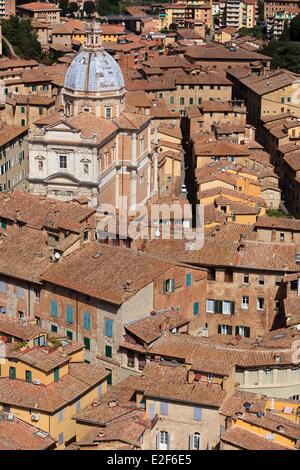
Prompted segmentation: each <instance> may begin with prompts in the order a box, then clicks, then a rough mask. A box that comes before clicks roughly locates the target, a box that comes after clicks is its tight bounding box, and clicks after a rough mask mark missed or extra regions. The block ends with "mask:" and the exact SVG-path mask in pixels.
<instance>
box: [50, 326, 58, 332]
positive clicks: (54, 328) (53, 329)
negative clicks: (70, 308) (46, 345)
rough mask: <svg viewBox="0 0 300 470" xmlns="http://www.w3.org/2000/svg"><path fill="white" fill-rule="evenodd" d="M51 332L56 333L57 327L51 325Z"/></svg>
mask: <svg viewBox="0 0 300 470" xmlns="http://www.w3.org/2000/svg"><path fill="white" fill-rule="evenodd" d="M51 331H52V333H57V326H56V325H51Z"/></svg>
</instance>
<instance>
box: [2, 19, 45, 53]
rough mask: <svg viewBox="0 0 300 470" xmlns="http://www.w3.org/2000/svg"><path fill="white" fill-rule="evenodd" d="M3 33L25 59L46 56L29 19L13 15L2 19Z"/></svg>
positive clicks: (16, 51)
mask: <svg viewBox="0 0 300 470" xmlns="http://www.w3.org/2000/svg"><path fill="white" fill-rule="evenodd" d="M2 34H3V36H4V37H5V38H6V39H7V40H8V41H9V42H10V43H11V45H12V46H13V48H14V51H15V53H16V54H17V55H18V56H20V57H22V58H23V59H35V60H38V61H40V60H42V59H43V58H44V56H43V53H42V49H41V45H40V43H39V41H38V38H37V34H36V33H35V31H34V30H33V29H32V27H31V23H30V21H29V20H22V19H19V18H18V17H17V16H12V17H11V18H10V19H8V20H2Z"/></svg>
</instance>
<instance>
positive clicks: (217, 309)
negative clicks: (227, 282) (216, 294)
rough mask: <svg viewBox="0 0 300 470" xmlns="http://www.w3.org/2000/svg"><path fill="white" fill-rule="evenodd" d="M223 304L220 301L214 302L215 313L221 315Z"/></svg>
mask: <svg viewBox="0 0 300 470" xmlns="http://www.w3.org/2000/svg"><path fill="white" fill-rule="evenodd" d="M222 307H223V302H222V300H216V301H215V313H222Z"/></svg>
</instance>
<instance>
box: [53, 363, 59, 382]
mask: <svg viewBox="0 0 300 470" xmlns="http://www.w3.org/2000/svg"><path fill="white" fill-rule="evenodd" d="M53 375H54V382H58V381H59V368H58V367H56V368H55V369H54V371H53Z"/></svg>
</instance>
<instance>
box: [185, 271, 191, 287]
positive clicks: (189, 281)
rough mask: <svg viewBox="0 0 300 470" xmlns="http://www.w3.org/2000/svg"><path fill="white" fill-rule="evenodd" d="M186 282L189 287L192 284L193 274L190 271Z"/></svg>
mask: <svg viewBox="0 0 300 470" xmlns="http://www.w3.org/2000/svg"><path fill="white" fill-rule="evenodd" d="M185 284H186V286H187V287H190V286H191V285H192V275H191V274H190V273H188V274H187V275H186V277H185Z"/></svg>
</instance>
